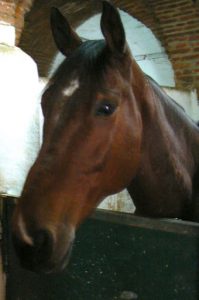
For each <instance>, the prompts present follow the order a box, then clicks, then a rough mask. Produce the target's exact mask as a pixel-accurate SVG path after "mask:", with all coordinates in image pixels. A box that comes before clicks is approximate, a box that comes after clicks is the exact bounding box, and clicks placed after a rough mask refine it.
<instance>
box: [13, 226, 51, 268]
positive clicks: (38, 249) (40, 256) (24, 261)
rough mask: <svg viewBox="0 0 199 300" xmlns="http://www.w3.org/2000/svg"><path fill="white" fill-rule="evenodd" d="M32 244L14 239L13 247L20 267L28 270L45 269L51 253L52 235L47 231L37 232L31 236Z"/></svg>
mask: <svg viewBox="0 0 199 300" xmlns="http://www.w3.org/2000/svg"><path fill="white" fill-rule="evenodd" d="M31 238H32V244H28V243H26V242H25V240H21V239H18V238H17V237H14V239H13V241H14V246H15V249H16V252H17V254H18V257H19V260H20V262H21V265H22V266H23V267H25V268H28V269H30V270H37V269H38V270H40V269H45V268H46V266H47V265H48V263H49V261H50V259H51V255H52V251H53V235H52V233H51V232H50V231H48V230H43V229H42V230H37V231H35V232H34V233H33V234H32V236H31Z"/></svg>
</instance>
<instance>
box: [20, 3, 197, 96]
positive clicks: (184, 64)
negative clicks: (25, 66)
mask: <svg viewBox="0 0 199 300" xmlns="http://www.w3.org/2000/svg"><path fill="white" fill-rule="evenodd" d="M100 2H101V1H100V0H99V1H98V0H84V1H82V0H68V1H67V3H66V1H65V0H49V1H46V2H45V4H44V2H43V0H36V1H35V2H34V5H33V7H32V10H31V11H30V13H29V14H28V15H27V18H26V23H25V25H26V26H25V29H24V31H23V35H22V39H21V42H20V46H21V47H22V48H23V49H24V50H25V51H26V52H28V53H29V54H30V55H31V56H32V57H33V58H34V59H35V60H36V62H37V63H38V65H39V71H40V74H41V75H42V76H45V75H46V72H47V69H48V67H49V64H50V62H51V61H52V57H53V56H54V55H55V52H56V49H55V46H54V43H53V41H52V37H51V34H50V28H49V10H50V7H51V6H57V7H59V8H60V9H61V10H62V12H63V13H64V14H65V15H67V16H68V17H69V19H70V21H71V24H72V25H73V26H74V27H77V26H78V25H80V24H81V23H82V22H84V21H85V20H86V19H87V18H89V17H91V16H93V15H94V14H96V13H97V12H99V11H100V9H101V3H100ZM112 3H114V4H115V5H116V6H118V7H119V8H120V9H122V10H124V11H125V12H127V13H128V14H130V15H132V16H133V17H134V18H136V19H138V20H139V21H141V22H142V23H143V24H145V25H146V26H147V27H149V28H150V29H151V31H152V32H153V33H154V34H155V36H156V37H157V39H158V40H160V42H161V44H162V45H163V47H164V48H165V49H166V51H167V54H168V56H169V58H170V61H171V63H172V65H173V69H174V71H175V80H176V84H177V87H178V88H184V89H192V88H197V89H198V90H199V22H198V20H199V5H198V3H197V2H194V1H192V0H176V1H175V2H174V1H173V0H131V1H130V0H112ZM44 6H45V7H44Z"/></svg>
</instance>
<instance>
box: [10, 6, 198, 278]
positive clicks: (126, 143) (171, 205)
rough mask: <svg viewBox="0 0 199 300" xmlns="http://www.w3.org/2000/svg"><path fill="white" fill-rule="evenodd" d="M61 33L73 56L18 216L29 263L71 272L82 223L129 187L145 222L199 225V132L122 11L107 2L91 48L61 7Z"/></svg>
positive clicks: (46, 108)
mask: <svg viewBox="0 0 199 300" xmlns="http://www.w3.org/2000/svg"><path fill="white" fill-rule="evenodd" d="M51 28H52V34H53V37H54V41H55V44H56V45H57V48H58V49H59V50H60V51H61V52H62V53H63V54H64V55H65V57H66V58H65V60H64V61H63V62H62V64H61V65H60V66H59V67H58V69H57V70H56V72H55V73H54V75H53V76H52V77H51V79H50V80H49V83H48V86H47V88H46V90H45V91H44V93H43V96H42V100H41V107H42V110H43V115H44V127H43V143H42V146H41V149H40V152H39V154H38V157H37V159H36V161H35V163H34V164H33V166H32V167H31V169H30V171H29V173H28V175H27V178H26V181H25V184H24V188H23V191H22V195H21V197H20V199H19V202H18V204H17V206H16V208H15V211H14V214H13V219H12V232H13V242H14V245H15V248H16V252H17V254H18V256H19V259H20V261H21V264H22V266H23V267H26V268H28V269H30V270H32V271H35V272H46V273H50V272H58V271H60V270H62V269H63V268H65V267H66V266H67V264H68V261H69V258H70V253H71V249H72V245H73V243H74V240H75V232H76V230H77V229H78V227H79V226H80V224H81V223H82V222H83V221H84V220H85V219H86V218H87V217H88V216H89V215H91V213H92V212H93V210H94V209H95V208H96V207H97V205H98V204H99V203H100V202H101V201H102V200H103V199H104V198H105V197H107V196H108V195H111V194H114V193H117V192H119V191H121V190H122V189H124V188H127V189H128V191H129V193H130V195H131V197H132V198H133V201H134V203H135V206H136V212H135V214H136V215H140V216H147V217H152V218H180V219H185V220H192V221H198V220H199V188H198V183H199V128H198V127H197V125H196V124H195V123H194V122H193V121H192V120H191V119H190V118H189V117H188V116H187V115H186V114H185V112H184V110H183V109H182V108H181V107H180V106H179V105H177V104H176V103H175V102H174V101H173V100H172V99H171V98H170V97H169V96H167V95H166V93H165V92H164V91H163V90H162V89H161V88H160V87H159V85H158V84H157V83H156V82H155V81H153V80H152V79H151V78H150V77H148V76H146V75H145V74H144V73H143V71H142V70H141V69H140V68H139V66H138V64H137V63H136V61H135V60H134V58H133V56H132V54H131V52H130V50H129V47H128V44H127V41H126V38H125V32H124V28H123V24H122V21H121V19H120V15H119V12H118V10H117V8H115V7H114V6H113V5H112V4H111V3H110V2H108V1H102V16H101V31H102V34H103V37H104V39H102V40H87V41H84V42H83V41H82V39H81V38H80V37H79V36H78V34H77V33H76V32H75V31H74V30H73V29H72V27H71V26H70V24H69V23H68V21H67V19H66V18H65V17H64V16H63V15H62V14H61V13H60V11H59V10H58V9H57V8H52V13H51Z"/></svg>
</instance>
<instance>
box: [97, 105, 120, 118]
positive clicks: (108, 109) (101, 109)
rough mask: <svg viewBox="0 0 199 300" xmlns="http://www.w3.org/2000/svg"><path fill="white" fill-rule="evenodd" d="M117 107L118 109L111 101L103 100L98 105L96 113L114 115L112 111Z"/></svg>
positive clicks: (98, 114)
mask: <svg viewBox="0 0 199 300" xmlns="http://www.w3.org/2000/svg"><path fill="white" fill-rule="evenodd" d="M115 109H116V105H114V104H112V103H109V102H103V103H100V104H98V105H97V108H96V111H95V115H96V116H110V115H112V113H114V111H115Z"/></svg>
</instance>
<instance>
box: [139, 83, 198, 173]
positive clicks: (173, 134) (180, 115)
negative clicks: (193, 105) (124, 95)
mask: <svg viewBox="0 0 199 300" xmlns="http://www.w3.org/2000/svg"><path fill="white" fill-rule="evenodd" d="M142 90H143V91H144V92H143V97H142V115H143V118H142V120H143V143H142V153H143V154H144V155H147V156H150V159H152V158H154V157H155V155H154V154H155V153H157V155H158V157H159V158H158V159H157V158H156V159H155V161H154V164H158V163H160V161H161V159H162V161H164V160H165V159H166V158H168V163H169V164H170V165H171V169H175V168H176V165H183V166H184V168H186V169H187V170H189V172H190V173H194V172H196V170H195V169H196V168H198V166H199V151H198V149H199V130H198V128H197V126H195V125H194V123H193V121H192V120H191V119H190V118H189V117H188V116H187V115H186V114H185V112H184V111H183V109H182V108H181V107H180V106H179V105H178V104H176V103H175V102H174V101H173V100H172V99H170V97H169V96H167V95H166V94H165V93H164V92H163V91H162V90H161V88H160V87H159V86H158V85H157V84H156V83H155V82H153V80H152V79H150V78H147V77H146V78H145V83H144V86H143V89H142ZM146 153H147V154H146ZM161 153H162V158H161ZM151 163H153V161H151ZM174 172H175V170H174Z"/></svg>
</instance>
